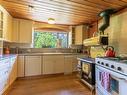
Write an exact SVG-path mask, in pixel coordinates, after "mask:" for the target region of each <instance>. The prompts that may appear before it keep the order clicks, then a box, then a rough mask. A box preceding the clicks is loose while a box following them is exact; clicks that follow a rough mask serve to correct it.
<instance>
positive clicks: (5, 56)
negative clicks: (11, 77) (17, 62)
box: [0, 54, 17, 61]
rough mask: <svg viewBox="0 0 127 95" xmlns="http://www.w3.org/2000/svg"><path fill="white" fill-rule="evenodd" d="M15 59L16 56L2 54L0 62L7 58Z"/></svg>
mask: <svg viewBox="0 0 127 95" xmlns="http://www.w3.org/2000/svg"><path fill="white" fill-rule="evenodd" d="M12 57H17V54H4V55H1V56H0V61H1V60H3V59H7V58H12Z"/></svg>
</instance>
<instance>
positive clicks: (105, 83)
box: [101, 72, 110, 92]
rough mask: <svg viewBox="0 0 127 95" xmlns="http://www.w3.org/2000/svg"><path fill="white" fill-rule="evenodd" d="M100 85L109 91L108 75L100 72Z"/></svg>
mask: <svg viewBox="0 0 127 95" xmlns="http://www.w3.org/2000/svg"><path fill="white" fill-rule="evenodd" d="M101 85H102V87H103V88H104V89H105V90H106V91H108V92H109V91H110V74H109V73H108V72H101Z"/></svg>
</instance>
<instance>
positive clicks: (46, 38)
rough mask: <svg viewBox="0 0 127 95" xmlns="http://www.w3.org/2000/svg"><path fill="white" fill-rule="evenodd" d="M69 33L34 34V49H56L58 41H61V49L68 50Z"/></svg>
mask: <svg viewBox="0 0 127 95" xmlns="http://www.w3.org/2000/svg"><path fill="white" fill-rule="evenodd" d="M67 38H68V35H67V33H57V32H38V31H35V32H34V47H35V48H56V46H57V40H58V39H60V40H61V47H62V48H66V47H67V44H68V42H67V41H68V39H67Z"/></svg>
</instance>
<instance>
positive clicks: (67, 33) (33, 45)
mask: <svg viewBox="0 0 127 95" xmlns="http://www.w3.org/2000/svg"><path fill="white" fill-rule="evenodd" d="M35 32H41V31H36V30H35V31H34V32H33V37H32V38H33V40H32V43H33V44H32V47H33V48H35V43H34V33H35ZM47 32H48V31H47ZM45 33H46V32H45ZM48 33H57V38H59V34H66V35H67V46H66V47H62V48H68V47H69V46H68V45H69V42H68V41H69V38H68V37H69V32H48ZM42 48H43V47H42ZM55 48H56V47H55Z"/></svg>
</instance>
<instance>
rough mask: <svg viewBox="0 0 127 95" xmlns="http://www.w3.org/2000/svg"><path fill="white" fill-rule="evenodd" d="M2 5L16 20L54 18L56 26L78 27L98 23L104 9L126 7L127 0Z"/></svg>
mask: <svg viewBox="0 0 127 95" xmlns="http://www.w3.org/2000/svg"><path fill="white" fill-rule="evenodd" d="M2 5H3V6H4V7H5V8H6V9H7V10H8V12H9V13H10V14H11V15H12V16H13V17H16V18H24V19H32V20H34V21H40V22H47V20H48V18H54V19H55V21H56V24H66V25H77V24H84V23H92V22H93V21H96V20H97V14H98V13H99V12H100V11H102V10H104V9H107V8H114V9H116V10H119V9H121V8H123V7H126V6H127V0H2ZM29 6H32V7H33V11H30V10H29Z"/></svg>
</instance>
